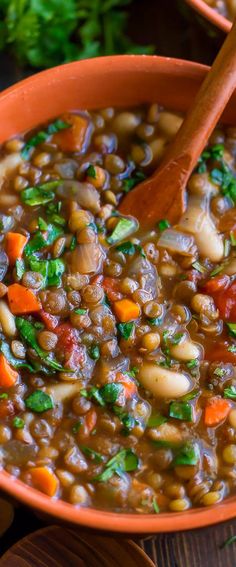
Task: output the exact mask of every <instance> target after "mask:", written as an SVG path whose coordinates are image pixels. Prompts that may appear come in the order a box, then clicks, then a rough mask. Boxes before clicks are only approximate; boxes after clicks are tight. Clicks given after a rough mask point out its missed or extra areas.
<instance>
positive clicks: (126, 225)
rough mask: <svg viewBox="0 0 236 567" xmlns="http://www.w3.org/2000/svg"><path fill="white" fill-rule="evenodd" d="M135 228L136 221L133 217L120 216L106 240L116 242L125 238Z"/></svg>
mask: <svg viewBox="0 0 236 567" xmlns="http://www.w3.org/2000/svg"><path fill="white" fill-rule="evenodd" d="M137 229H138V223H137V221H136V220H135V219H131V218H128V217H120V218H119V220H118V222H117V225H116V226H115V228H114V230H113V232H112V233H111V235H110V236H108V238H107V242H108V243H109V244H116V243H117V242H120V241H121V240H124V239H125V238H127V236H130V234H132V233H133V232H136V230H137Z"/></svg>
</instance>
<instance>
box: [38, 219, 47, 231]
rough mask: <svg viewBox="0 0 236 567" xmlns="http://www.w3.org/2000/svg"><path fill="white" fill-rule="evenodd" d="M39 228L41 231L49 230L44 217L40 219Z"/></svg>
mask: <svg viewBox="0 0 236 567" xmlns="http://www.w3.org/2000/svg"><path fill="white" fill-rule="evenodd" d="M38 227H39V229H40V230H47V228H48V225H47V223H46V221H45V220H44V219H43V218H42V217H39V218H38Z"/></svg>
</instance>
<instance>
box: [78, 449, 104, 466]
mask: <svg viewBox="0 0 236 567" xmlns="http://www.w3.org/2000/svg"><path fill="white" fill-rule="evenodd" d="M80 449H81V451H83V453H84V454H85V455H86V457H89V458H90V459H91V461H94V463H102V462H103V461H104V458H103V456H102V455H101V454H100V453H97V451H94V450H93V449H90V447H85V445H82V446H80Z"/></svg>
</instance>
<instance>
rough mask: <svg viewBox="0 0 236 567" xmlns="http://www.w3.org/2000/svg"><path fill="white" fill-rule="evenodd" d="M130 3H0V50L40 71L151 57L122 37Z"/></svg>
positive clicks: (122, 0) (0, 0)
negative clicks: (107, 58) (109, 58)
mask: <svg viewBox="0 0 236 567" xmlns="http://www.w3.org/2000/svg"><path fill="white" fill-rule="evenodd" d="M131 1H132V0H0V49H1V50H3V49H7V48H8V46H9V48H10V49H11V51H12V53H13V54H14V55H15V56H16V57H17V59H18V60H19V61H20V64H21V65H31V66H32V67H39V68H46V67H51V66H53V65H58V64H60V63H64V62H68V61H73V60H76V59H84V58H88V57H97V56H100V55H111V54H116V53H151V52H152V51H153V48H152V47H151V46H146V47H142V46H140V45H134V44H133V43H132V41H131V40H130V39H129V38H128V37H127V36H126V34H125V30H126V24H127V18H128V14H127V12H126V10H125V9H124V8H125V7H126V6H127V5H128V4H130V2H131Z"/></svg>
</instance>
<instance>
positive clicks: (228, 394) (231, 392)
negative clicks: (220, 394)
mask: <svg viewBox="0 0 236 567" xmlns="http://www.w3.org/2000/svg"><path fill="white" fill-rule="evenodd" d="M224 398H230V399H231V400H236V388H235V386H228V387H227V388H225V389H224Z"/></svg>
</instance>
